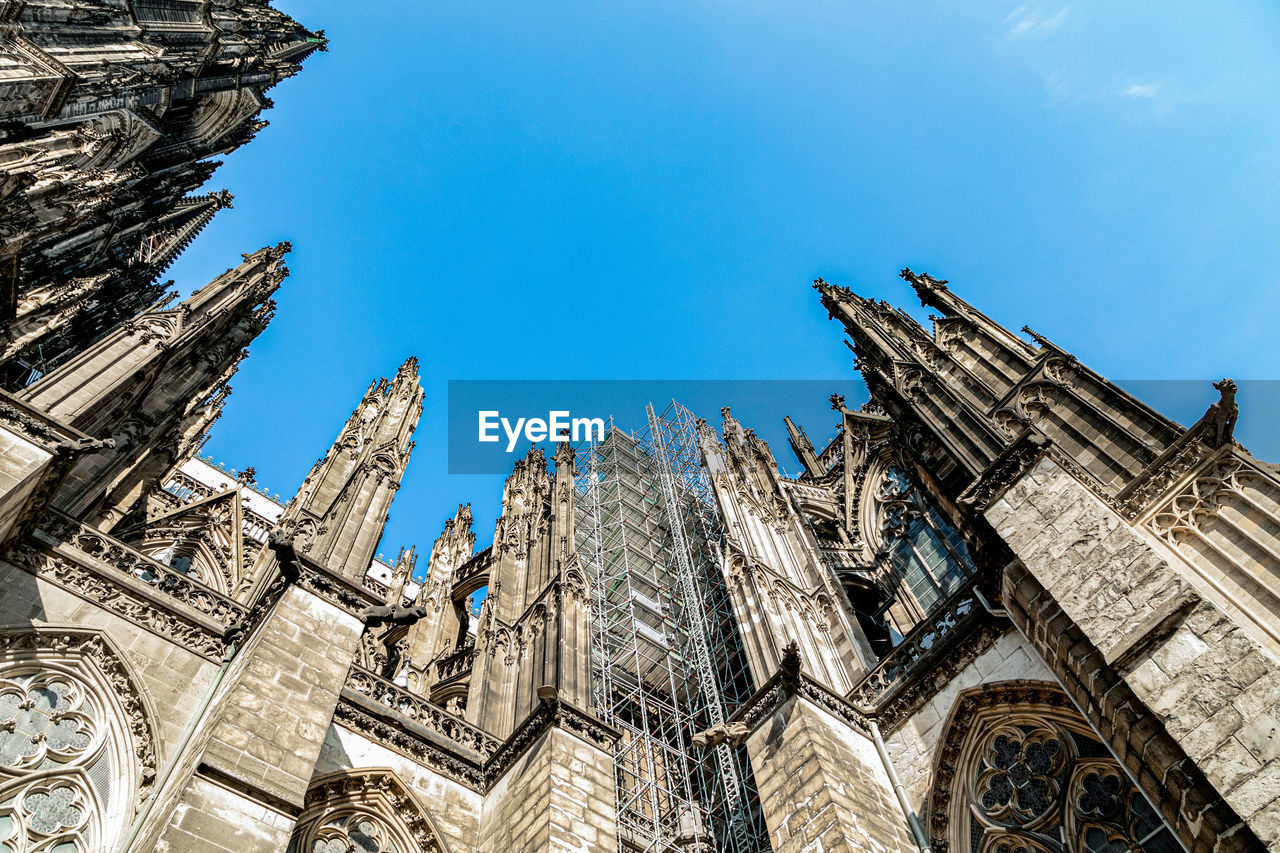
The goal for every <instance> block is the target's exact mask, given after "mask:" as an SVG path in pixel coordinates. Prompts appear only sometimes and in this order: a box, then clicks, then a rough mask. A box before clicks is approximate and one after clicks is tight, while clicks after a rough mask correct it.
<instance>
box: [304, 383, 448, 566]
mask: <svg viewBox="0 0 1280 853" xmlns="http://www.w3.org/2000/svg"><path fill="white" fill-rule="evenodd" d="M422 398H423V393H422V386H421V384H419V382H418V360H417V359H416V358H410V359H408V360H407V361H406V362H405V363H404V364H403V365H401V367H400V370H399V372H398V373H396V375H395V377H394V378H392V379H390V380H387V379H379V380H377V381H376V382H374V383H373V384H372V385H370V386H369V390H368V391H367V392H365V395H364V399H362V400H361V401H360V405H359V406H357V407H356V409H355V411H354V412H352V413H351V417H350V418H348V419H347V423H346V425H345V426H344V427H343V428H342V431H341V432H340V433H339V434H338V438H337V440H336V441H335V442H334V444H333V447H332V448H330V450H329V452H328V453H327V454H325V456H324V458H322V459H321V460H320V461H319V462H317V463H316V465H315V467H314V468H312V469H311V473H310V474H308V475H307V479H306V480H305V481H304V482H303V484H302V488H301V489H300V490H299V491H298V494H297V496H296V497H294V499H293V500H292V501H291V502H290V504H289V506H288V507H287V508H286V509H285V512H284V515H283V516H282V517H281V519H280V524H281V526H282V527H284V528H285V529H286V530H288V531H291V532H292V533H293V535H294V536H295V539H296V541H297V544H298V548H299V550H300V551H301V552H302V553H304V554H305V555H306V556H307V557H309V558H310V559H311V560H313V561H315V562H317V563H320V564H322V565H325V566H328V567H329V568H330V569H331V570H332V571H334V572H336V573H337V574H339V575H341V576H342V577H345V578H346V579H347V580H349V581H351V582H352V583H355V584H357V585H359V584H360V583H361V582H362V580H363V578H364V576H365V572H366V571H368V569H369V565H370V564H371V563H372V561H373V557H374V555H375V554H376V553H377V548H378V541H379V540H380V539H381V538H382V530H383V527H384V526H385V525H386V523H387V513H388V511H389V510H390V507H391V499H392V497H393V496H394V495H395V493H396V490H397V489H399V488H400V478H401V477H402V476H404V469H405V466H406V465H407V464H408V462H409V454H410V453H411V452H412V450H413V431H414V428H415V427H417V425H418V418H419V416H421V414H422Z"/></svg>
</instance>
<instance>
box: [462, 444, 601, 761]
mask: <svg viewBox="0 0 1280 853" xmlns="http://www.w3.org/2000/svg"><path fill="white" fill-rule="evenodd" d="M555 461H556V467H555V474H554V476H552V475H550V474H548V472H547V458H546V456H545V454H544V453H543V451H542V449H541V448H538V447H533V448H530V450H529V453H528V454H527V455H526V456H525V457H524V458H523V459H521V460H520V461H519V462H517V463H516V465H515V469H514V470H513V471H512V473H511V476H510V477H508V478H507V483H506V487H505V488H504V489H503V494H502V516H501V517H500V518H499V519H498V522H497V525H496V527H495V530H494V538H493V548H492V555H493V557H492V566H491V568H490V582H489V596H488V598H486V599H485V603H484V607H483V609H482V612H481V614H480V623H479V626H478V637H477V639H476V657H475V668H474V670H473V672H472V677H471V689H470V694H469V696H468V699H467V718H468V719H470V720H472V721H473V722H475V723H476V724H477V725H479V726H481V727H482V728H484V729H486V730H488V731H491V732H493V733H495V734H497V735H499V736H501V737H506V736H507V735H509V734H510V733H511V732H512V731H514V730H515V728H516V727H517V726H519V725H520V723H521V722H523V721H524V720H525V719H526V718H528V716H529V715H530V714H532V713H533V712H534V711H535V710H537V709H538V707H539V705H540V703H541V701H542V700H541V699H540V698H539V691H540V690H544V689H549V690H550V691H551V693H553V694H554V695H555V696H556V697H557V698H558V700H559V701H563V702H567V703H569V704H570V705H574V706H576V707H578V708H581V709H583V710H588V711H589V710H591V707H590V706H591V704H592V699H591V631H590V624H591V623H590V619H591V612H590V602H589V600H588V593H587V587H586V582H585V576H584V574H583V572H582V569H581V567H580V566H579V564H578V561H577V556H576V554H575V553H574V542H573V515H574V490H573V476H574V463H573V451H572V449H571V448H569V447H568V446H567V443H566V444H565V445H562V446H561V447H560V448H558V449H557V452H556V460H555ZM544 692H545V690H544ZM548 695H550V694H548Z"/></svg>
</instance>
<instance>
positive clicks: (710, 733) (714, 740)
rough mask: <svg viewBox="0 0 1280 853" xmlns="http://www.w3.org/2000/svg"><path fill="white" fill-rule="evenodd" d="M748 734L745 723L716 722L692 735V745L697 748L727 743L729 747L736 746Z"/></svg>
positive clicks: (739, 744)
mask: <svg viewBox="0 0 1280 853" xmlns="http://www.w3.org/2000/svg"><path fill="white" fill-rule="evenodd" d="M748 734H749V732H748V731H747V726H746V724H745V723H717V724H716V725H714V726H712V727H711V728H709V729H707V730H706V731H701V732H698V733H697V734H696V735H694V736H693V745H694V746H696V747H697V748H698V749H709V748H710V747H713V746H719V745H720V744H722V743H727V744H729V746H730V747H733V748H737V747H739V746H741V745H742V742H743V741H745V740H746V739H747V735H748Z"/></svg>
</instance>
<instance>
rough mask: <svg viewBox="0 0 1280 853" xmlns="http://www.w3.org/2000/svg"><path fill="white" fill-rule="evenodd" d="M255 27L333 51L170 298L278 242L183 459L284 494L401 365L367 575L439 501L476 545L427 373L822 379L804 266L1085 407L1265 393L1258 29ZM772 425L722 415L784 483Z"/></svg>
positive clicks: (1131, 20) (1194, 405) (264, 143)
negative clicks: (465, 524)
mask: <svg viewBox="0 0 1280 853" xmlns="http://www.w3.org/2000/svg"><path fill="white" fill-rule="evenodd" d="M277 5H278V6H279V7H280V8H282V9H284V10H285V11H286V12H288V13H290V14H292V15H293V16H294V17H296V18H297V19H298V20H299V21H301V22H302V23H303V24H305V25H307V26H309V27H312V28H320V27H323V28H325V29H326V31H327V34H328V36H329V37H330V39H331V47H330V50H329V52H328V53H324V54H317V55H315V56H313V57H312V58H310V59H309V60H308V61H307V62H306V64H305V66H304V69H303V71H302V73H301V74H299V75H298V76H297V77H295V78H293V79H291V80H288V81H286V82H285V83H283V84H281V85H280V86H279V87H277V89H275V90H274V91H273V92H272V96H273V98H274V100H275V102H276V107H275V108H274V109H272V110H270V111H269V112H268V113H267V115H266V117H267V118H269V119H270V121H271V125H270V126H269V127H267V128H266V129H265V130H263V131H262V132H261V133H260V134H259V136H258V138H257V139H256V140H255V141H254V142H253V143H252V144H250V145H249V146H247V147H245V148H244V149H242V150H240V151H237V152H235V153H233V154H232V155H230V156H229V157H228V158H226V164H225V165H224V166H223V167H222V168H221V169H220V170H219V171H218V172H217V173H216V174H215V176H214V179H213V181H212V182H211V184H210V186H211V187H212V188H219V187H224V186H225V187H227V188H229V189H230V190H231V191H232V192H233V193H234V194H235V196H236V202H235V209H234V210H230V211H224V212H223V213H221V214H219V216H218V217H217V218H216V219H215V220H214V222H213V224H212V225H211V226H210V227H209V228H208V229H207V230H206V231H205V233H204V234H203V235H202V236H201V237H200V238H199V239H198V240H197V241H196V242H195V243H194V244H193V246H192V247H191V248H190V249H189V250H188V251H187V253H186V254H185V255H184V257H183V258H182V259H180V261H179V262H178V263H177V264H176V265H175V266H174V268H173V270H172V271H171V275H173V277H175V278H176V279H177V280H178V282H179V286H180V287H181V288H182V289H183V290H184V291H188V290H190V289H192V288H193V287H195V286H197V285H199V284H200V283H203V282H204V281H207V280H208V279H209V278H211V277H212V276H214V275H215V274H217V273H218V272H221V271H222V270H223V269H225V268H227V267H228V266H232V265H234V264H235V263H236V262H238V260H239V253H241V252H248V251H252V250H253V249H256V248H258V247H259V246H262V245H266V244H269V243H274V242H276V241H278V240H281V239H288V240H290V241H292V242H293V245H294V252H293V254H292V256H291V258H290V260H289V266H290V268H291V269H292V271H293V275H292V277H291V278H290V280H289V281H288V282H287V283H286V285H285V287H284V288H283V289H282V290H281V292H280V294H279V299H278V301H279V303H280V311H279V313H278V315H277V317H276V319H275V320H274V322H273V323H272V326H271V328H270V329H268V330H267V332H266V333H265V334H264V335H263V336H262V337H261V338H260V339H259V341H258V342H256V343H255V344H254V346H253V348H252V353H253V355H252V358H250V359H249V360H248V361H247V362H246V363H245V364H244V366H243V367H242V368H241V370H240V373H239V375H238V376H237V377H236V379H235V380H234V381H233V386H234V388H235V393H234V394H233V395H232V397H231V401H230V403H229V406H228V409H227V412H226V414H225V415H224V416H223V418H222V420H221V421H220V422H219V423H218V424H217V425H216V427H215V430H214V433H213V438H212V440H211V441H210V443H209V444H208V445H207V450H208V451H209V452H210V453H211V454H212V455H213V456H214V457H216V458H218V459H220V460H223V461H225V462H226V463H227V464H228V465H230V466H234V467H236V468H242V467H244V466H246V465H254V466H255V467H256V468H257V470H258V473H259V481H260V483H262V485H264V486H266V487H268V488H270V489H272V490H276V491H279V492H281V493H282V494H284V495H285V496H287V495H288V494H291V493H292V492H293V491H294V490H295V489H296V488H297V485H298V484H299V483H300V482H301V480H302V477H303V476H304V475H305V473H306V471H307V469H308V468H309V467H310V465H311V464H312V463H313V462H314V461H315V459H316V457H317V456H319V455H321V454H322V453H323V452H324V450H325V449H326V448H327V447H328V446H329V444H330V443H331V442H332V440H333V438H334V435H335V434H336V432H337V430H338V429H339V427H340V426H341V424H342V422H343V421H344V420H345V418H346V417H347V415H348V414H349V413H350V411H351V409H352V408H353V407H354V405H355V403H356V402H357V400H358V398H359V396H360V394H361V393H362V392H363V390H364V389H365V387H367V384H368V382H369V381H370V379H372V378H373V377H374V376H377V375H390V374H392V373H394V371H395V369H396V367H397V366H398V365H399V363H400V362H401V361H402V360H403V359H404V358H405V357H406V356H408V355H410V354H414V355H417V356H418V358H419V360H420V362H421V366H422V372H423V380H424V385H425V386H426V391H427V397H428V399H427V404H426V410H425V412H424V414H423V420H422V425H421V426H420V428H419V432H418V446H417V450H416V452H415V458H414V460H413V462H412V463H411V464H410V468H409V473H408V475H407V477H406V479H405V483H404V488H403V489H402V490H401V491H400V493H399V495H398V496H397V499H396V503H395V506H394V507H393V508H392V520H391V524H390V525H389V527H388V531H387V536H386V538H385V539H384V543H383V549H382V550H383V551H384V552H386V553H394V552H395V550H396V548H397V547H398V546H400V545H408V544H413V543H416V544H417V545H418V546H419V548H420V550H424V549H426V548H429V546H430V543H431V541H432V540H433V539H434V538H435V536H436V535H437V533H438V532H439V529H440V527H441V525H442V523H443V521H444V520H445V518H446V517H447V516H448V515H450V514H451V513H452V509H453V507H454V506H455V505H456V504H457V503H458V502H459V501H468V500H469V501H472V503H473V508H474V509H475V512H476V517H477V533H478V537H479V540H480V543H481V544H485V543H487V542H488V541H489V537H490V535H491V532H492V523H493V519H494V516H495V514H496V510H497V505H498V500H499V492H500V486H501V478H500V477H497V476H479V475H472V476H454V477H450V476H448V475H447V474H446V473H445V472H446V462H445V432H446V430H445V413H446V399H445V390H446V382H447V380H449V379H507V378H510V379H604V378H626V379H827V378H830V379H832V380H833V381H834V380H838V379H844V380H845V381H847V380H848V379H849V377H850V376H851V375H852V372H851V363H850V357H849V353H848V351H847V350H846V349H845V347H844V345H843V343H842V342H841V341H842V333H841V330H840V328H839V327H838V326H837V325H836V324H834V323H831V322H829V321H828V320H827V318H826V312H825V311H824V310H823V309H822V308H821V306H820V305H819V303H818V301H817V299H816V298H815V294H814V293H813V291H812V290H810V288H809V282H810V281H811V280H812V279H813V278H814V277H815V276H818V275H821V276H823V277H825V278H827V279H828V280H829V281H832V282H835V283H840V284H845V285H848V286H850V287H853V288H854V289H855V290H857V291H858V292H860V293H862V294H864V295H869V296H876V297H881V298H886V299H889V300H891V301H893V302H895V303H897V304H900V305H902V306H903V307H908V308H911V310H915V307H914V306H915V303H914V300H913V299H912V294H911V292H910V290H909V288H907V287H906V286H905V285H904V284H903V283H902V282H901V281H900V280H899V279H898V278H897V271H898V270H899V269H900V268H901V267H903V266H905V265H909V266H911V267H912V268H913V269H916V270H918V271H927V272H930V273H932V274H934V275H936V276H938V277H940V278H946V279H949V280H950V281H951V284H952V288H953V289H954V290H955V291H956V292H958V293H959V294H960V295H962V296H963V297H965V298H966V299H968V300H970V301H971V302H973V303H974V304H976V305H977V306H978V307H980V308H981V309H982V310H984V311H985V312H986V313H988V314H989V315H991V316H993V317H994V318H996V319H997V320H999V321H1001V322H1003V323H1004V324H1006V325H1008V326H1010V327H1011V328H1014V329H1017V328H1020V327H1021V326H1022V325H1023V324H1024V323H1025V324H1027V325H1030V326H1031V327H1032V328H1034V329H1036V331H1037V332H1040V333H1042V334H1044V335H1046V336H1048V337H1049V338H1051V339H1052V340H1054V341H1055V342H1056V343H1058V344H1059V345H1061V346H1064V347H1066V348H1068V349H1070V350H1072V351H1074V352H1075V353H1076V354H1077V355H1078V356H1079V357H1080V358H1081V360H1082V361H1084V362H1085V363H1087V364H1089V365H1090V366H1091V367H1093V368H1094V369H1096V370H1098V371H1099V372H1101V373H1102V374H1103V375H1106V376H1110V377H1114V378H1117V379H1190V378H1194V379H1201V378H1203V379H1208V378H1209V377H1217V376H1222V375H1232V376H1235V377H1237V378H1256V379H1263V378H1276V377H1277V370H1276V367H1277V356H1276V352H1277V348H1276V341H1275V338H1276V328H1277V323H1276V318H1277V315H1278V311H1280V287H1278V286H1277V281H1276V279H1277V270H1280V242H1278V241H1277V239H1276V235H1277V234H1280V206H1278V204H1277V202H1278V201H1280V101H1278V100H1277V98H1276V96H1275V93H1276V92H1277V91H1280V51H1278V50H1277V47H1276V46H1277V45H1280V7H1277V6H1276V5H1275V4H1274V3H1264V2H1254V3H1244V2H1240V3H1214V4H1205V3H1177V2H1160V3H1126V4H1111V3H1102V2H1069V3H1046V4H1037V3H1027V4H1022V3H1017V2H992V3H986V2H977V0H975V2H968V3H959V4H958V3H942V2H937V3H931V2H916V3H910V4H893V3H865V2H856V3H855V2H847V0H846V2H840V3H834V2H832V3H826V2H810V3H805V4H792V3H770V2H751V0H746V1H745V2H698V0H684V2H680V3H665V2H645V3H638V2H634V3H633V2H608V3H568V2H547V3H537V4H530V3H514V2H511V3H494V2H486V0H472V2H458V1H457V0H451V1H450V2H400V0H388V2H385V3H383V4H380V5H379V6H378V9H377V11H376V13H375V12H373V11H372V10H371V8H370V7H366V6H364V5H361V4H352V3H350V2H344V3H338V2H323V1H321V0H310V2H302V0H298V2H292V0H290V1H289V2H278V3H277ZM1121 7H1122V8H1121ZM918 316H923V314H922V313H918ZM1206 385H1207V383H1206ZM1256 387H1259V388H1262V387H1266V386H1256ZM1213 396H1214V395H1213V392H1212V391H1211V390H1207V389H1206V391H1205V392H1204V396H1203V398H1202V399H1196V398H1194V395H1192V396H1191V398H1189V399H1188V400H1186V401H1185V402H1184V403H1178V402H1176V401H1175V402H1172V403H1171V404H1170V405H1173V406H1180V407H1181V408H1182V409H1183V410H1182V411H1170V414H1172V415H1174V416H1175V417H1179V418H1181V419H1183V420H1184V421H1189V420H1193V419H1194V418H1195V417H1196V416H1197V415H1198V414H1199V412H1200V411H1202V410H1203V406H1204V405H1205V404H1207V402H1208V401H1209V400H1211V399H1212V397H1213ZM727 402H729V403H732V402H733V401H731V400H730V401H727ZM1273 402H1274V400H1273ZM1241 404H1242V406H1244V407H1246V412H1247V411H1248V408H1247V407H1248V406H1249V405H1250V401H1249V398H1248V396H1247V395H1246V394H1245V393H1244V392H1243V391H1242V396H1241ZM1269 410H1270V411H1276V412H1277V416H1280V409H1277V407H1275V406H1274V405H1271V407H1270V409H1269ZM784 413H785V412H782V411H779V412H776V413H772V414H771V413H769V412H765V411H763V410H760V411H753V412H752V413H751V414H752V416H753V418H754V419H755V420H756V422H755V423H752V422H751V420H749V419H748V418H746V417H744V418H743V420H744V422H746V423H748V425H754V426H756V427H757V428H758V429H759V431H760V432H761V434H762V435H764V436H765V437H766V438H767V439H769V440H770V441H771V443H772V444H773V445H774V450H775V453H776V454H777V456H778V457H779V460H780V461H783V462H784V463H785V464H788V465H790V464H791V460H790V459H789V458H788V457H789V453H787V451H786V448H785V443H784V438H783V436H784V434H783V432H782V430H781V416H782V414H784ZM791 413H792V414H793V415H799V417H800V419H801V420H802V422H804V423H805V425H806V426H807V427H808V429H809V431H810V434H811V435H812V436H813V437H814V439H815V441H820V440H821V439H825V438H826V436H827V433H828V432H829V431H830V429H831V426H832V424H831V423H830V422H831V420H832V418H831V416H830V412H829V410H828V409H827V405H826V402H825V400H815V401H814V404H813V405H812V406H811V407H809V408H808V410H806V411H795V410H794V409H793V410H792V411H791ZM618 414H619V415H620V416H622V415H626V414H630V413H618ZM635 414H636V416H637V417H640V416H642V414H643V411H642V401H637V411H636V413H635ZM703 414H704V415H706V416H708V417H712V416H715V417H716V418H717V419H718V415H717V413H714V412H704V413H703ZM1271 424H1272V421H1271V419H1270V418H1268V419H1266V421H1265V422H1264V423H1258V422H1257V418H1256V417H1255V418H1254V419H1252V420H1245V421H1242V425H1241V429H1242V433H1243V435H1242V438H1244V440H1245V441H1246V443H1250V442H1252V443H1253V444H1254V445H1255V446H1257V445H1259V443H1266V442H1273V440H1274V430H1273V427H1272V426H1271ZM1268 446H1270V447H1274V446H1275V445H1274V443H1272V444H1270V445H1268ZM1257 449H1258V450H1259V451H1261V450H1262V448H1261V447H1257Z"/></svg>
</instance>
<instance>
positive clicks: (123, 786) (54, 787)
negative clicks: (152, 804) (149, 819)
mask: <svg viewBox="0 0 1280 853" xmlns="http://www.w3.org/2000/svg"><path fill="white" fill-rule="evenodd" d="M154 720H155V714H154V713H153V709H152V708H151V707H150V705H149V702H148V701H147V699H146V696H145V694H144V693H143V692H142V691H141V690H140V689H139V688H138V684H137V680H136V678H135V677H134V675H133V672H132V670H131V668H130V667H129V665H128V663H127V661H126V659H125V657H124V656H123V655H122V654H121V652H120V650H119V649H118V648H117V647H116V646H115V644H114V643H113V642H112V641H111V640H110V638H109V637H107V635H106V634H104V633H102V632H100V631H91V630H83V629H76V628H35V629H33V628H29V627H26V626H23V627H21V628H0V846H3V847H4V848H5V849H7V850H11V851H19V853H21V851H28V850H58V851H60V853H61V851H64V850H65V851H67V853H70V851H72V850H74V851H78V853H88V851H94V850H108V849H112V848H113V846H114V844H115V842H116V841H117V840H118V839H119V837H120V835H121V833H122V832H124V830H125V829H126V827H127V826H128V825H129V823H130V821H131V820H132V819H133V817H134V815H135V813H136V809H137V806H138V805H139V803H140V802H141V801H142V800H143V799H144V798H145V797H146V796H147V795H148V794H149V793H150V791H151V787H152V784H153V782H154V780H155V775H156V763H157V756H156V744H157V743H159V740H158V738H157V735H156V732H155V729H154Z"/></svg>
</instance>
